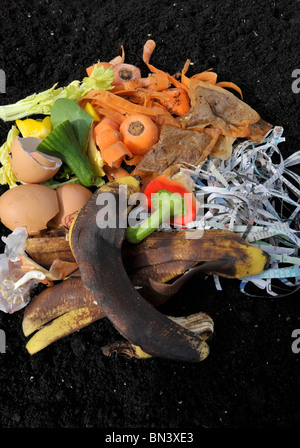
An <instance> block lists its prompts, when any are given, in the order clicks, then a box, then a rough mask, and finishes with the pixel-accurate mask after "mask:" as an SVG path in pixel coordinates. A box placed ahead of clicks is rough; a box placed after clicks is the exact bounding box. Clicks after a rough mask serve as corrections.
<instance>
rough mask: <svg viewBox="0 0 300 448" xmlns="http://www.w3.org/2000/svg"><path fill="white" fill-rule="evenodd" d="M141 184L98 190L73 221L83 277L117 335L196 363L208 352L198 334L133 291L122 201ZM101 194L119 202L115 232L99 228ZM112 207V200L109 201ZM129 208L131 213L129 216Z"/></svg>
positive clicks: (128, 181)
mask: <svg viewBox="0 0 300 448" xmlns="http://www.w3.org/2000/svg"><path fill="white" fill-rule="evenodd" d="M139 189H140V185H139V181H138V180H137V179H136V178H135V177H133V176H128V177H125V178H121V179H119V180H118V181H113V182H109V183H107V184H105V185H104V186H103V187H101V188H100V189H98V190H97V191H96V192H95V193H94V194H93V196H92V197H91V198H90V200H89V201H88V202H87V204H86V205H85V206H84V207H83V208H82V209H81V211H80V212H79V214H78V215H77V217H76V219H75V220H74V221H73V225H72V228H71V230H70V235H69V242H70V246H71V249H72V252H73V255H74V257H75V260H76V262H77V264H78V266H79V270H80V274H81V279H82V282H83V284H84V286H85V287H86V288H88V289H89V290H90V291H91V292H92V293H93V295H94V297H95V299H96V301H97V303H98V305H99V306H100V308H101V309H102V311H103V312H104V313H105V315H106V317H107V318H108V319H109V320H110V321H111V322H112V324H113V325H114V326H115V328H116V329H117V330H118V331H119V333H120V334H121V335H122V336H123V337H124V338H125V339H127V340H128V341H129V342H130V343H131V344H134V345H137V346H139V347H141V349H142V350H143V351H144V352H146V353H148V354H149V355H152V356H154V357H162V358H167V359H173V360H178V361H189V362H198V361H202V360H204V359H205V358H206V357H207V356H208V354H209V347H208V345H207V343H206V342H205V341H203V340H202V339H201V338H200V337H199V336H197V335H195V334H193V333H192V332H191V331H188V330H186V329H185V328H183V327H182V326H180V325H179V324H176V323H175V322H173V321H171V320H170V319H169V318H168V317H166V316H165V315H163V314H162V313H160V312H159V311H158V310H157V309H155V308H154V307H153V306H152V305H151V304H150V303H148V302H147V301H146V300H145V299H144V298H143V297H142V296H141V295H140V294H139V293H138V291H137V290H136V289H135V288H134V286H133V284H132V282H131V280H130V278H129V277H128V275H127V273H126V270H125V268H124V265H123V260H122V254H121V249H122V244H123V241H124V237H125V230H126V229H125V226H120V225H119V222H120V221H119V218H120V220H121V221H122V222H124V216H120V214H119V209H120V198H121V196H122V195H124V196H123V198H124V197H125V200H126V198H129V197H130V195H132V194H134V193H137V192H139ZM103 193H106V194H107V193H110V194H111V195H113V197H114V198H115V204H114V205H115V207H114V210H112V211H111V212H112V213H113V212H114V213H115V214H116V218H117V219H116V226H115V228H109V227H106V228H100V227H99V226H98V225H97V213H98V212H99V211H101V208H102V207H106V206H107V204H105V205H104V204H100V203H101V202H102V201H101V197H100V195H102V194H103ZM111 202H112V203H113V201H111ZM128 212H129V208H128V209H127V213H128Z"/></svg>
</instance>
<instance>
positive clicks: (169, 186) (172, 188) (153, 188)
mask: <svg viewBox="0 0 300 448" xmlns="http://www.w3.org/2000/svg"><path fill="white" fill-rule="evenodd" d="M161 190H167V191H169V192H171V193H178V194H180V196H182V197H183V198H184V200H185V204H186V210H187V213H186V214H185V215H184V216H180V217H177V218H174V219H172V220H171V221H170V222H171V224H173V225H174V226H177V227H185V226H186V225H187V224H188V223H190V222H193V221H194V219H195V217H196V215H197V212H198V209H199V203H198V202H197V200H196V197H195V195H194V194H193V193H192V192H191V191H189V190H188V189H187V188H186V187H185V186H184V185H183V184H182V183H181V182H178V181H174V180H172V179H170V178H169V177H167V176H163V175H162V176H158V177H155V178H154V179H153V180H151V181H150V182H149V184H148V185H147V186H146V188H145V190H144V194H145V196H146V198H147V204H146V206H147V207H148V210H149V211H150V210H151V206H152V203H151V197H152V195H154V194H155V193H158V192H159V191H161Z"/></svg>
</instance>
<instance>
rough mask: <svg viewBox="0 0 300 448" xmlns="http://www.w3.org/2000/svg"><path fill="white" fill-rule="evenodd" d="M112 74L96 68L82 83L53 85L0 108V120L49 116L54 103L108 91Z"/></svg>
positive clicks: (108, 69)
mask: <svg viewBox="0 0 300 448" xmlns="http://www.w3.org/2000/svg"><path fill="white" fill-rule="evenodd" d="M113 77H114V72H113V69H112V68H111V67H109V68H106V69H105V68H103V67H100V66H97V67H96V68H95V69H94V70H93V73H92V75H91V76H90V77H85V78H83V80H82V81H72V82H71V83H70V84H69V85H68V86H66V87H59V88H56V86H57V84H58V83H56V84H54V85H53V86H52V87H51V88H50V89H47V90H44V91H43V92H40V93H34V94H33V95H30V96H27V97H26V98H24V99H22V100H20V101H18V102H16V103H15V104H7V105H5V106H0V119H2V120H3V121H14V120H19V119H21V118H24V117H28V116H30V115H39V114H42V115H49V114H50V112H51V108H52V106H53V104H54V103H55V101H56V100H57V99H59V98H66V99H70V100H74V101H78V100H80V98H82V97H83V96H84V95H85V94H86V93H88V92H89V91H90V90H93V89H95V90H109V89H111V88H112V86H111V83H112V81H113Z"/></svg>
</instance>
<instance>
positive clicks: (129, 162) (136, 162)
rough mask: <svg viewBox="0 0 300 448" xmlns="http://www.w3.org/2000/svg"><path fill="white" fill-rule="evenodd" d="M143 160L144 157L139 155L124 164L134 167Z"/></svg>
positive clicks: (126, 160)
mask: <svg viewBox="0 0 300 448" xmlns="http://www.w3.org/2000/svg"><path fill="white" fill-rule="evenodd" d="M142 158H143V156H142V155H139V154H137V155H135V156H134V157H133V158H132V159H125V160H124V162H125V163H126V165H128V166H133V165H137V164H138V163H139V162H140V161H141V160H142Z"/></svg>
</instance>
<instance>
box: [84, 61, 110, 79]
mask: <svg viewBox="0 0 300 448" xmlns="http://www.w3.org/2000/svg"><path fill="white" fill-rule="evenodd" d="M96 66H100V67H104V68H108V67H112V64H110V63H109V62H97V64H94V65H91V66H90V67H88V68H87V69H86V72H87V75H88V76H89V77H90V76H91V74H92V73H93V71H94V68H95V67H96Z"/></svg>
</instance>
